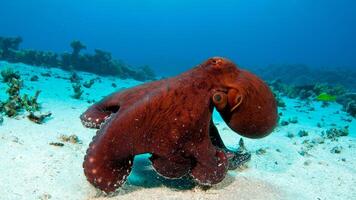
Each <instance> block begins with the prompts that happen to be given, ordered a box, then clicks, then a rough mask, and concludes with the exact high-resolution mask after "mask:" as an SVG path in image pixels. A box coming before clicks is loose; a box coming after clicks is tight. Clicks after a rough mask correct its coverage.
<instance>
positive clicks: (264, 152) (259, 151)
mask: <svg viewBox="0 0 356 200" xmlns="http://www.w3.org/2000/svg"><path fill="white" fill-rule="evenodd" d="M266 153H267V150H266V148H259V149H257V150H256V155H263V154H266Z"/></svg>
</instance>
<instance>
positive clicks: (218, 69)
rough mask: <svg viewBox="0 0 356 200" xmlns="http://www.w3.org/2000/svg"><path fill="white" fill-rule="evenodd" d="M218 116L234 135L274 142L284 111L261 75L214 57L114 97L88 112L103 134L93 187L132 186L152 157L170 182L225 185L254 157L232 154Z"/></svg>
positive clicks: (87, 163) (88, 171)
mask: <svg viewBox="0 0 356 200" xmlns="http://www.w3.org/2000/svg"><path fill="white" fill-rule="evenodd" d="M214 109H216V111H217V112H218V113H219V114H220V115H221V117H222V119H223V121H224V122H225V123H226V124H227V126H228V127H229V128H230V129H231V130H232V131H233V132H236V133H238V134H240V135H242V136H244V137H248V138H261V137H264V136H267V135H268V134H270V133H271V132H272V131H273V129H274V127H275V125H276V122H277V118H278V115H277V106H276V101H275V98H274V95H273V93H272V92H271V90H270V89H269V87H268V86H267V85H266V84H265V83H264V82H263V81H262V80H261V79H260V78H258V77H257V76H256V75H254V74H252V73H250V72H248V71H246V70H243V69H241V68H239V67H238V66H237V65H236V64H234V63H233V62H232V61H229V60H228V59H225V58H220V57H213V58H210V59H208V60H206V61H205V62H203V63H202V64H200V65H198V66H196V67H194V68H192V69H191V70H189V71H186V72H184V73H182V74H180V75H178V76H176V77H172V78H167V79H162V80H158V81H154V82H149V83H145V84H142V85H139V86H136V87H133V88H130V89H127V90H123V91H119V92H116V93H113V94H111V95H109V96H107V97H105V98H104V99H103V100H101V101H100V102H98V103H95V104H94V105H92V106H91V107H89V108H88V109H87V110H86V111H85V112H84V113H83V114H82V115H81V117H80V118H81V121H82V123H83V124H84V126H86V127H89V128H96V129H99V130H98V131H97V134H96V135H95V136H94V137H93V140H92V142H91V143H90V144H89V148H88V150H87V152H86V155H85V158H84V162H83V168H84V174H85V176H86V178H87V180H88V181H89V182H90V183H91V184H92V185H94V186H95V187H96V188H98V189H100V190H101V191H103V192H105V193H111V192H115V191H116V190H117V189H118V188H119V187H120V186H122V185H123V184H124V183H125V181H126V180H127V178H128V176H129V174H130V172H131V169H132V166H133V160H134V157H135V156H136V155H139V154H144V153H149V154H151V157H150V161H151V162H152V167H153V168H154V170H155V171H156V172H157V173H158V174H159V175H161V176H163V177H166V178H171V179H177V178H182V177H187V176H188V177H190V178H191V179H192V180H194V181H196V183H197V184H200V185H203V186H211V185H213V184H217V183H219V182H221V181H222V180H223V179H224V177H225V176H226V174H227V171H228V170H229V169H234V168H236V167H237V166H238V165H239V164H240V163H241V162H244V161H245V160H247V159H249V158H250V154H248V153H241V152H236V151H235V152H234V151H232V150H230V149H228V148H227V147H226V146H225V145H224V142H223V140H222V138H221V137H220V135H219V132H218V129H217V127H216V126H215V124H214V122H213V119H212V113H213V111H214Z"/></svg>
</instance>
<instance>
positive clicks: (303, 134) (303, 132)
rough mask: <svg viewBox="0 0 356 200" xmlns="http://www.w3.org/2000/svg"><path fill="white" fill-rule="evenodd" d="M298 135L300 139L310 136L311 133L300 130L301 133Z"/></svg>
mask: <svg viewBox="0 0 356 200" xmlns="http://www.w3.org/2000/svg"><path fill="white" fill-rule="evenodd" d="M298 135H299V137H305V136H308V135H309V133H308V131H306V130H300V131H299V132H298Z"/></svg>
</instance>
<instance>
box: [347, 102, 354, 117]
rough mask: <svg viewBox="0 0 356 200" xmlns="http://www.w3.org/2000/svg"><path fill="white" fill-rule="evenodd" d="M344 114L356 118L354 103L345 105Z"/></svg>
mask: <svg viewBox="0 0 356 200" xmlns="http://www.w3.org/2000/svg"><path fill="white" fill-rule="evenodd" d="M346 112H347V113H349V114H350V115H351V116H353V117H356V101H352V102H350V103H348V104H347V106H346Z"/></svg>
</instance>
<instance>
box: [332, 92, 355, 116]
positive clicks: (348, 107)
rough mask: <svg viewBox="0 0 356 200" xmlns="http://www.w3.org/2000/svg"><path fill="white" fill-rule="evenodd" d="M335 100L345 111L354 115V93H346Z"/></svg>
mask: <svg viewBox="0 0 356 200" xmlns="http://www.w3.org/2000/svg"><path fill="white" fill-rule="evenodd" d="M336 102H337V103H339V104H341V105H342V106H343V109H344V110H345V111H346V112H347V113H349V114H350V115H351V116H353V117H356V93H346V94H344V95H342V96H339V97H338V98H337V99H336Z"/></svg>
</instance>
